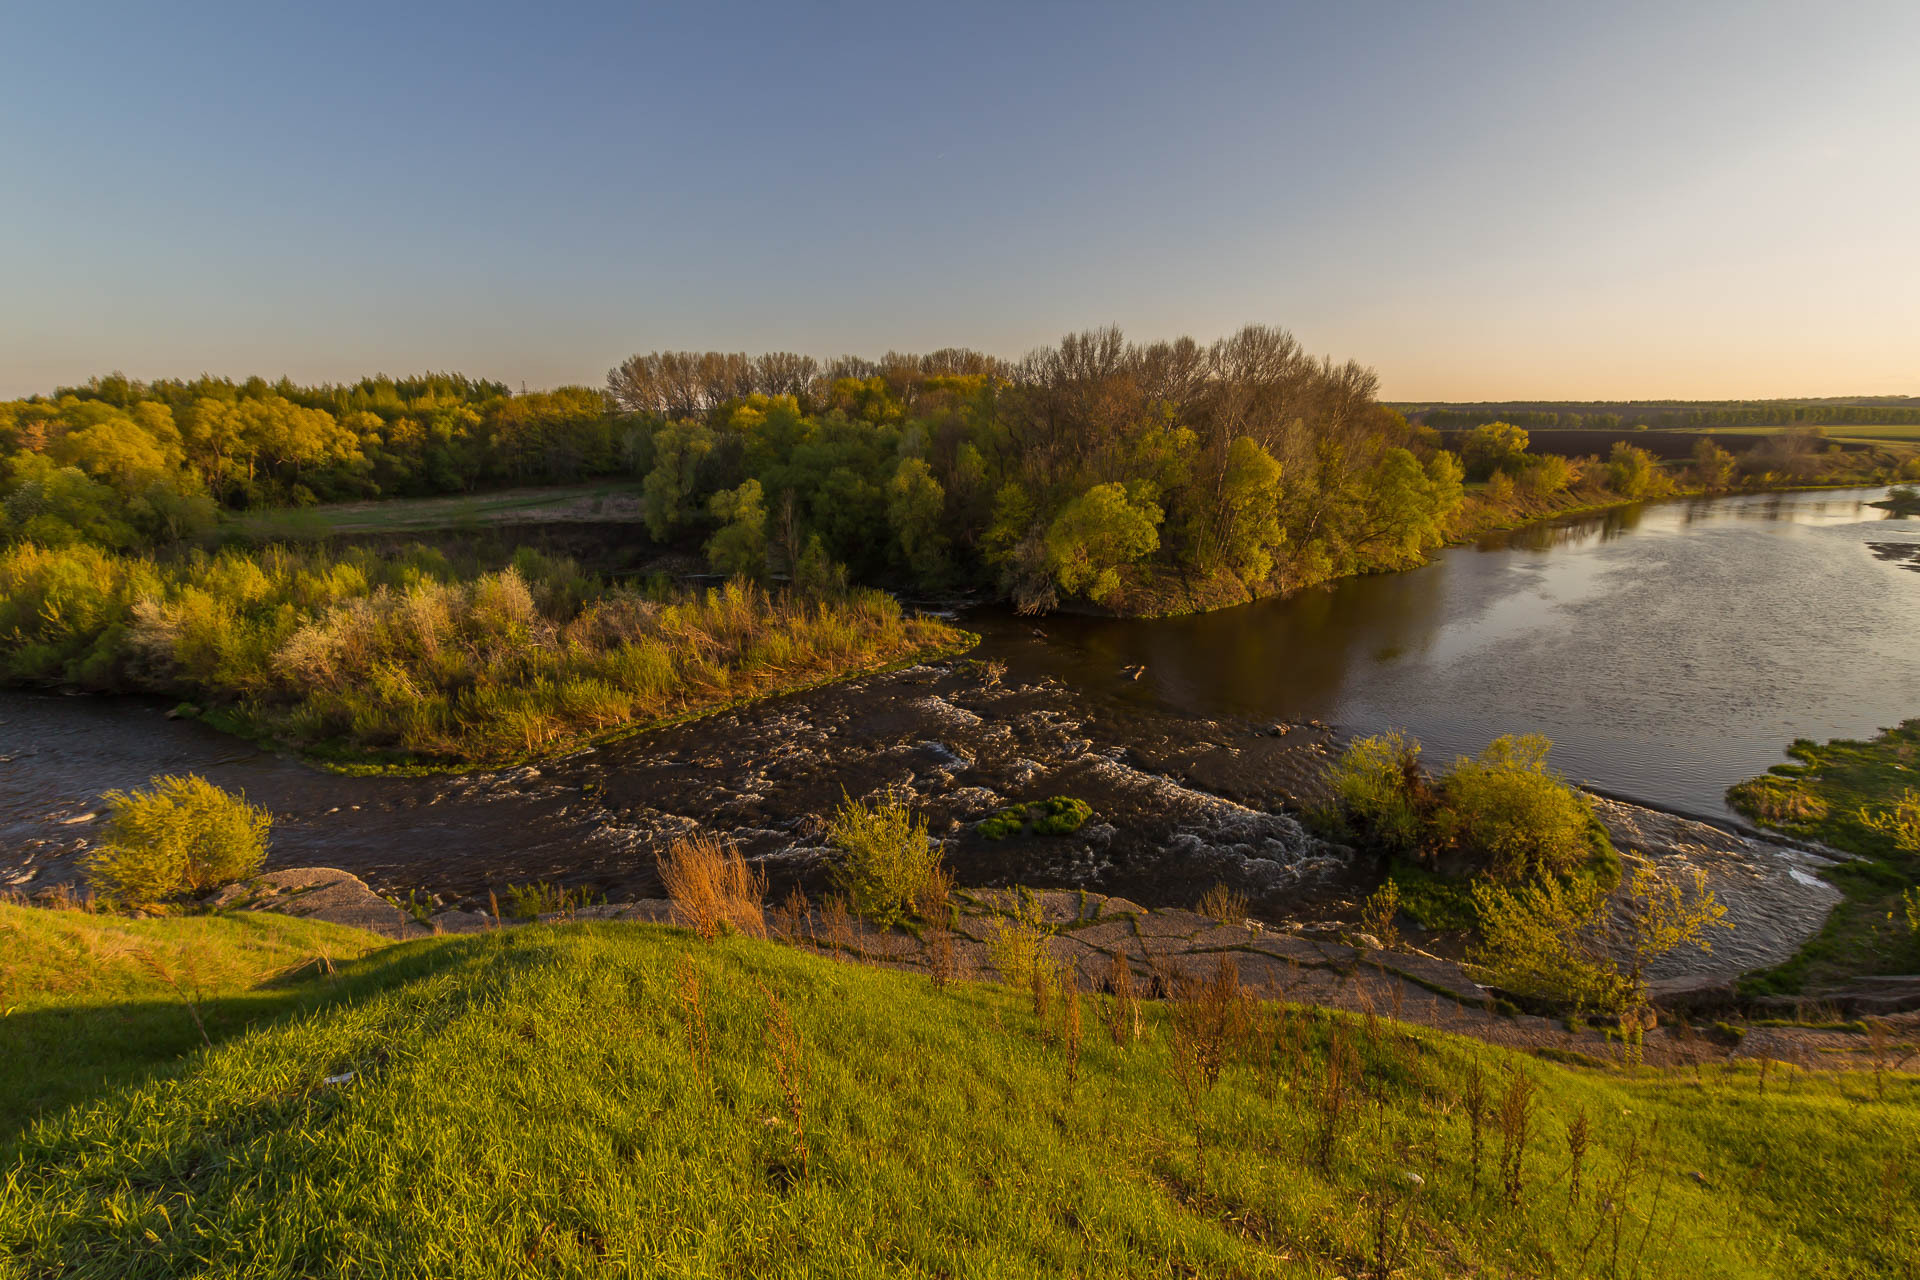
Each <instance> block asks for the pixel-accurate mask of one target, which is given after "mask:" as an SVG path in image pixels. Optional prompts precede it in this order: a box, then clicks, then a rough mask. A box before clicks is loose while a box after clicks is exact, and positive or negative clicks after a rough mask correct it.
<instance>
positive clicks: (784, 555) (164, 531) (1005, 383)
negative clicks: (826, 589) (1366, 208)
mask: <svg viewBox="0 0 1920 1280" xmlns="http://www.w3.org/2000/svg"><path fill="white" fill-rule="evenodd" d="M1375 389H1376V385H1375V379H1374V375H1373V373H1372V372H1371V371H1370V370H1367V369H1365V368H1362V367H1361V366H1360V365H1358V364H1354V363H1352V362H1348V363H1344V364H1338V363H1335V362H1333V361H1332V360H1330V359H1324V358H1316V357H1314V356H1311V355H1309V354H1308V353H1306V352H1305V351H1303V350H1302V349H1301V348H1300V346H1299V345H1298V343H1296V342H1295V341H1294V339H1293V338H1292V337H1291V336H1290V335H1288V334H1287V333H1285V332H1283V331H1281V330H1277V329H1270V328H1262V327H1250V328H1248V329H1245V330H1242V331H1241V332H1240V333H1237V334H1235V335H1233V336H1232V337H1229V338H1224V339H1221V340H1220V341H1217V342H1214V343H1212V344H1210V345H1202V344H1200V343H1197V342H1195V341H1193V340H1192V339H1189V338H1182V339H1180V340H1178V341H1173V342H1157V343H1152V344H1146V345H1140V344H1135V343H1129V342H1127V341H1126V340H1125V339H1124V338H1123V337H1122V336H1121V334H1120V333H1119V332H1118V331H1116V330H1112V329H1105V330H1098V331H1093V332H1088V333H1082V334H1076V335H1072V336H1070V337H1068V338H1066V339H1064V340H1063V341H1062V342H1061V343H1060V344H1059V345H1058V346H1055V347H1050V348H1047V349H1045V350H1043V351H1039V352H1036V353H1034V354H1033V355H1031V356H1029V357H1028V358H1027V359H1025V360H1023V361H1020V362H1018V363H1009V362H1006V361H1002V360H998V359H995V358H993V357H989V356H985V355H982V354H980V353H977V352H972V351H961V350H946V351H938V352H934V353H932V354H930V355H901V354H897V353H891V354H889V355H887V356H886V357H884V358H882V359H880V360H863V359H855V358H845V359H841V360H838V361H833V362H830V363H826V364H821V363H819V362H816V361H815V360H813V359H811V358H809V357H804V356H796V355H791V354H786V353H774V354H770V355H763V356H759V357H749V356H746V355H740V354H729V353H717V352H709V353H679V352H660V353H654V354H651V355H645V356H635V357H634V358H632V359H630V360H628V361H626V362H625V363H623V364H621V365H620V366H619V367H618V368H616V369H614V370H612V371H611V373H610V375H609V379H608V384H607V387H606V388H605V389H604V390H600V389H591V388H581V387H571V388H562V389H559V390H556V391H550V392H538V393H532V394H513V393H511V392H510V391H509V390H508V389H507V388H506V387H505V386H503V385H501V384H499V383H493V382H485V381H478V380H474V379H470V378H465V377H459V376H454V375H432V376H427V377H421V378H412V379H393V378H385V377H381V378H370V379H366V380H363V381H361V382H358V383H355V384H353V385H351V386H323V387H301V386H297V385H294V384H291V383H288V382H285V381H282V382H278V383H268V382H265V381H264V380H260V379H254V380H250V381H248V382H244V383H233V382H230V381H226V380H221V379H211V378H201V379H197V380H194V381H166V382H156V383H138V382H133V381H130V380H128V379H126V378H124V377H120V376H117V375H116V376H114V377H109V378H100V379H96V380H94V381H92V382H90V383H88V384H86V385H85V386H79V387H68V388H63V389H61V390H60V391H58V392H56V393H55V394H54V395H52V396H51V397H35V398H32V399H28V400H23V401H14V402H10V403H5V404H0V455H4V456H5V457H6V467H7V471H6V480H5V482H4V485H3V486H0V502H4V508H5V512H6V515H7V523H6V525H5V526H0V533H4V534H6V535H7V536H10V537H11V538H12V539H15V540H21V539H25V540H31V541H37V542H41V543H60V542H64V541H72V540H74V539H75V538H78V539H81V540H84V541H88V542H94V543H98V544H101V545H105V546H108V547H115V548H121V549H131V548H137V547H140V546H147V545H160V544H165V543H169V542H176V541H180V540H183V539H185V538H189V537H192V536H195V535H196V534H197V533H198V532H200V531H204V529H205V528H206V527H207V526H208V525H209V524H210V523H211V522H212V521H213V519H214V517H215V510H216V508H220V507H224V508H229V509H244V508H249V507H257V506H271V505H303V504H308V503H313V502H316V501H332V500H340V499H348V498H369V497H376V496H380V495H386V494H399V495H411V494H428V493H453V492H464V491H468V490H473V489H478V488H483V487H499V486H503V485H516V484H551V483H562V482H568V481H574V480H579V479H582V478H584V477H588V476H604V475H619V474H625V475H630V476H634V477H636V478H639V479H640V480H641V481H642V482H643V488H644V499H645V505H646V515H647V521H648V524H649V526H650V530H651V532H652V534H653V536H654V537H655V538H656V539H657V540H660V541H662V542H668V541H680V540H684V539H687V538H693V539H695V540H697V541H699V542H701V543H702V544H703V545H704V547H705V549H706V552H707V554H708V556H709V558H710V559H711V560H712V561H713V563H714V564H715V565H716V566H717V567H720V568H722V569H723V570H726V571H732V572H739V573H744V574H747V575H748V576H759V575H762V574H772V575H775V576H782V577H787V578H789V579H791V580H794V581H796V582H798V581H812V580H817V579H820V578H821V577H823V576H824V577H826V578H828V579H831V578H832V577H833V576H834V575H835V574H840V575H847V574H851V576H852V577H854V578H856V579H865V580H892V581H896V582H903V583H913V584H916V585H919V586H922V587H925V588H949V587H954V586H961V585H969V584H983V585H991V586H993V587H994V588H995V589H996V590H998V591H1000V592H1003V593H1004V594H1006V595H1007V596H1009V597H1011V598H1013V599H1016V600H1018V601H1020V602H1021V603H1022V604H1024V605H1027V606H1030V607H1045V606H1047V605H1050V604H1052V603H1053V602H1055V601H1056V600H1057V599H1058V598H1060V597H1062V596H1078V597H1083V598H1086V599H1091V600H1095V601H1102V600H1106V599H1108V598H1110V597H1112V596H1113V595H1114V594H1115V593H1116V592H1117V591H1118V590H1119V587H1120V585H1121V575H1122V571H1123V570H1126V569H1128V568H1129V567H1130V566H1134V565H1136V564H1139V565H1142V566H1144V567H1145V568H1146V570H1148V571H1155V567H1156V566H1157V567H1158V571H1164V572H1166V573H1169V574H1173V573H1179V574H1187V575H1193V574H1197V575H1200V576H1202V577H1212V576H1214V575H1222V574H1225V575H1231V576H1232V577H1233V578H1235V579H1236V580H1238V581H1240V582H1242V583H1244V584H1246V587H1245V590H1248V591H1251V590H1255V589H1266V588H1268V587H1274V588H1279V587H1285V586H1292V585H1298V584H1301V583H1305V582H1313V581H1321V580H1324V579H1327V578H1330V577H1336V576H1340V575H1342V574H1346V573H1351V572H1355V571H1358V570H1362V569H1369V568H1391V567H1398V566H1402V565H1407V564H1412V563H1417V562H1418V561H1419V560H1420V559H1421V558H1422V556H1423V555H1424V553H1425V552H1426V551H1427V550H1429V549H1431V548H1432V547H1434V546H1436V545H1438V544H1439V542H1440V541H1441V539H1442V538H1443V536H1444V523H1445V521H1446V519H1447V517H1448V516H1449V515H1450V514H1451V513H1452V511H1453V510H1454V509H1455V508H1456V507H1457V505H1458V504H1459V502H1460V499H1461V475H1460V468H1459V466H1458V465H1457V463H1456V462H1455V460H1454V459H1453V457H1452V455H1451V454H1446V453H1443V452H1440V451H1437V450H1435V449H1434V448H1432V447H1430V445H1428V444H1422V443H1421V442H1420V441H1418V440H1416V439H1415V433H1414V432H1413V431H1412V429H1411V428H1409V427H1408V425H1407V423H1406V421H1405V419H1403V418H1402V417H1401V416H1400V415H1399V414H1397V413H1394V412H1392V411H1390V410H1388V409H1385V408H1383V407H1382V406H1381V405H1380V404H1379V403H1378V401H1377V399H1376V398H1375Z"/></svg>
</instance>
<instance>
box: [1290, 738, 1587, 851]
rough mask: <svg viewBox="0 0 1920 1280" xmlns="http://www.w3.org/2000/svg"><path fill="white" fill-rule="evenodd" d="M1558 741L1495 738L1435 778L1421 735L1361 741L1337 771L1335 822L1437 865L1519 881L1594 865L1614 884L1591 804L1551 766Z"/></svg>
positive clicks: (1378, 847)
mask: <svg viewBox="0 0 1920 1280" xmlns="http://www.w3.org/2000/svg"><path fill="white" fill-rule="evenodd" d="M1551 748H1552V743H1550V742H1548V741H1547V739H1546V738H1544V737H1541V736H1540V735H1538V734H1522V735H1519V736H1510V737H1502V738H1496V739H1495V740H1494V741H1493V742H1492V743H1490V744H1488V746H1487V749H1486V750H1485V751H1483V752H1481V753H1480V754H1479V755H1478V756H1462V757H1461V758H1460V759H1458V760H1456V761H1455V762H1454V765H1453V768H1452V769H1450V770H1448V771H1447V772H1446V773H1443V774H1441V775H1439V776H1438V777H1433V776H1430V775H1429V774H1428V773H1427V772H1426V770H1425V769H1424V768H1422V767H1421V765H1420V743H1419V741H1418V740H1417V739H1414V738H1410V737H1407V736H1406V735H1403V734H1401V733H1398V732H1394V733H1385V734H1379V735H1377V736H1374V737H1368V738H1359V739H1356V740H1355V741H1354V742H1353V743H1352V744H1351V745H1350V746H1349V747H1348V748H1347V750H1346V752H1345V753H1344V754H1343V755H1342V756H1341V757H1340V759H1339V760H1338V761H1337V762H1335V764H1334V766H1333V768H1332V769H1331V771H1330V772H1329V773H1328V779H1327V780H1328V784H1329V787H1330V789H1331V790H1332V792H1333V813H1332V820H1333V823H1334V825H1336V826H1337V827H1339V828H1341V830H1342V833H1343V834H1345V835H1348V836H1351V837H1354V838H1357V839H1359V840H1360V841H1361V842H1362V843H1364V844H1368V845H1371V846H1372V847H1373V848H1374V849H1375V851H1377V852H1379V853H1382V854H1386V855H1388V856H1391V857H1397V858H1411V859H1413V860H1414V861H1416V862H1419V863H1423V864H1425V865H1426V866H1428V867H1430V868H1437V869H1443V870H1451V871H1462V872H1469V873H1484V874H1487V875H1492V876H1495V877H1498V878H1500V879H1503V880H1507V881H1513V882H1518V881H1524V880H1527V879H1530V878H1532V877H1534V876H1537V875H1556V876H1568V875H1574V874H1581V873H1585V874H1590V875H1592V876H1594V877H1595V878H1596V879H1597V880H1598V881H1599V883H1600V887H1601V888H1605V889H1610V888H1612V887H1613V886H1614V885H1616V884H1618V883H1619V878H1620V872H1619V861H1618V859H1617V858H1616V857H1615V856H1614V853H1613V849H1612V846H1611V845H1610V844H1609V843H1608V841H1607V836H1606V831H1605V829H1604V828H1602V827H1601V826H1600V824H1599V822H1598V820H1597V819H1595V817H1594V816H1593V806H1592V804H1591V803H1589V802H1588V800H1587V798H1586V797H1585V796H1584V795H1582V794H1581V793H1580V792H1579V791H1577V790H1576V789H1574V788H1573V787H1572V786H1571V785H1569V784H1568V783H1567V781H1566V779H1564V778H1562V777H1561V776H1560V775H1558V774H1557V773H1554V772H1553V771H1552V770H1551V769H1549V768H1548V767H1547V753H1548V751H1549V750H1551ZM1403 887H1404V886H1403Z"/></svg>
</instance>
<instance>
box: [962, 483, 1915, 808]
mask: <svg viewBox="0 0 1920 1280" xmlns="http://www.w3.org/2000/svg"><path fill="white" fill-rule="evenodd" d="M1885 496H1886V490H1884V489H1879V488H1874V489H1859V490H1844V491H1825V492H1808V493H1778V494H1754V495H1742V496H1737V497H1728V498H1716V499H1711V500H1706V499H1700V500H1685V501H1672V502H1659V503H1644V504H1640V505H1637V506H1632V507H1625V508H1619V509H1616V510H1612V511H1608V512H1604V513H1601V514H1597V515H1588V516H1578V517H1572V518H1568V519H1562V520H1557V521H1553V522H1551V523H1547V524H1541V525H1535V526H1531V527H1528V528H1526V529H1522V530H1520V531H1518V532H1515V533H1511V534H1496V535H1492V536H1489V537H1487V538H1484V539H1482V540H1481V541H1480V542H1479V543H1478V544H1477V545H1473V546H1464V547H1455V548H1452V549H1449V550H1447V551H1445V552H1443V553H1441V554H1440V555H1438V556H1436V557H1435V558H1434V560H1433V562H1432V563H1431V564H1429V565H1427V566H1426V567H1424V568H1421V569H1416V570H1413V571H1411V572H1408V573H1397V574H1382V575H1378V576H1373V577H1365V578H1354V579H1348V580H1346V581H1343V582H1340V583H1337V584H1335V585H1334V586H1332V587H1331V588H1328V589H1326V590H1316V591H1310V592H1305V593H1302V594H1299V595H1296V596H1293V597H1290V598H1287V599H1275V600H1265V601H1260V602H1256V603H1253V604H1249V605H1244V606H1241V607H1239V608H1235V609H1227V610H1222V611H1219V612H1216V613H1210V614H1202V615H1197V616H1193V617H1185V618H1170V619H1164V620H1154V621H1137V620H1116V619H1100V618H1086V617H1067V616H1057V617H1052V618H1047V619H1045V620H1044V621H1042V622H1041V623H1040V624H1039V629H1040V630H1041V631H1043V632H1044V633H1045V637H1046V638H1045V640H1040V639H1037V638H1035V637H1034V635H1033V631H1034V626H1033V624H1031V623H1028V622H1025V621H1024V620H1020V621H1016V620H1012V619H1004V618H991V617H990V618H987V619H984V620H982V622H977V623H976V625H982V624H984V625H985V626H986V627H987V629H988V631H989V634H990V639H989V644H988V648H989V651H990V652H992V653H993V654H994V656H997V657H1000V658H1002V659H1003V660H1005V661H1007V662H1008V663H1009V665H1010V667H1011V668H1012V670H1013V672H1014V673H1015V674H1017V675H1022V676H1028V675H1036V674H1050V675H1053V676H1056V677H1058V678H1060V679H1063V680H1066V681H1068V682H1069V683H1072V684H1075V685H1079V686H1082V687H1085V688H1088V689H1099V690H1103V691H1105V692H1106V693H1107V694H1108V695H1109V696H1112V697H1116V698H1120V699H1123V700H1128V701H1133V702H1136V703H1141V704H1152V705H1156V706H1158V707H1161V708H1165V709H1171V710H1176V711H1182V712H1186V713H1189V714H1193V715H1204V716H1222V715H1236V716H1245V717H1253V718H1258V719H1265V720H1272V721H1294V722H1299V721H1305V720H1310V719H1320V720H1325V721H1331V722H1333V723H1335V724H1337V725H1338V726H1340V728H1341V730H1342V731H1343V732H1347V733H1362V732H1373V731H1377V730H1380V729H1384V728H1400V729H1404V730H1406V731H1408V732H1410V733H1412V734H1414V735H1415V736H1416V737H1418V738H1419V739H1420V740H1421V742H1422V743H1423V744H1424V745H1425V747H1426V751H1427V755H1428V758H1429V759H1432V760H1437V761H1440V762H1445V761H1448V760H1451V759H1452V758H1453V757H1454V756H1455V755H1457V754H1460V753H1463V752H1474V751H1478V750H1480V749H1481V748H1482V747H1484V746H1485V745H1486V744H1487V743H1488V742H1489V741H1490V740H1492V739H1493V738H1495V737H1497V736H1499V735H1501V734H1505V733H1542V734H1545V735H1547V736H1548V737H1549V738H1551V739H1552V740H1553V742H1554V752H1553V757H1552V759H1553V762H1554V764H1555V765H1556V766H1557V767H1558V768H1560V769H1561V770H1562V771H1564V772H1566V773H1567V774H1568V775H1569V776H1571V777H1574V778H1576V779H1579V780H1581V781H1583V782H1586V783H1589V784H1590V785H1592V786H1594V787H1597V788H1600V789H1602V790H1605V791H1610V792H1614V793H1617V794H1621V795H1624V796H1628V797H1631V798H1633V799H1636V800H1639V801H1641V802H1643V803H1646V804H1650V805H1654V806H1656V807H1662V808H1668V809H1673V810H1675V811H1678V812H1683V813H1692V814H1696V815H1702V816H1709V817H1718V816H1725V814H1726V812H1727V811H1726V808H1725V803H1724V799H1723V797H1724V794H1725V792H1726V789H1727V788H1728V787H1729V786H1731V785H1732V784H1733V783H1735V782H1738V781H1740V780H1741V779H1743V778H1748V777H1751V776H1753V775H1754V774H1757V773H1762V772H1764V771H1765V770H1766V769H1767V767H1768V766H1770V765H1772V764H1775V763H1777V762H1779V761H1780V760H1781V758H1782V757H1781V750H1782V748H1784V747H1785V746H1786V745H1787V744H1788V743H1789V742H1791V741H1792V740H1793V739H1795V738H1798V737H1808V738H1816V739H1826V738H1833V737H1859V736H1864V735H1871V734H1873V733H1874V732H1875V731H1876V730H1878V729H1879V728H1881V727H1883V726H1886V725H1890V724H1893V723H1896V722H1898V721H1899V720H1901V719H1904V718H1906V717H1909V716H1914V715H1920V572H1916V570H1920V520H1913V519H1902V518H1899V517H1895V516H1893V515H1892V513H1891V512H1888V511H1884V510H1881V509H1878V508H1875V507H1872V506H1870V505H1868V504H1869V503H1871V502H1875V501H1878V500H1880V499H1882V498H1884V497H1885ZM1132 666H1144V667H1145V668H1146V670H1145V673H1144V674H1143V675H1142V676H1140V677H1139V678H1138V679H1134V678H1131V677H1130V676H1129V675H1128V674H1126V672H1125V670H1124V669H1125V668H1128V667H1132Z"/></svg>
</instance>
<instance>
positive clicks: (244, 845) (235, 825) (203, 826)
mask: <svg viewBox="0 0 1920 1280" xmlns="http://www.w3.org/2000/svg"><path fill="white" fill-rule="evenodd" d="M106 799H107V803H108V804H109V805H110V806H112V810H113V812H112V816H111V818H110V820H109V822H108V825H107V839H106V842H105V843H104V844H102V845H101V846H100V847H99V848H98V849H97V850H95V851H94V853H93V854H92V855H91V856H90V857H89V858H88V859H87V863H86V871H87V879H88V882H89V883H90V884H91V885H92V886H93V889H94V891H95V892H96V893H98V894H99V895H100V896H101V897H103V898H106V899H107V900H109V901H111V902H116V903H120V904H122V905H125V906H151V905H154V904H156V903H160V902H165V901H167V900H168V899H170V898H178V897H181V896H183V895H185V894H190V893H205V892H206V891H208V890H209V889H214V888H217V887H219V886H220V885H223V884H228V883H230V882H232V881H235V880H240V879H244V878H245V877H247V876H250V875H252V874H253V873H254V872H256V871H258V870H259V869H260V864H261V863H262V862H263V861H265V859H266V856H267V832H268V830H269V829H270V828H271V826H272V818H271V817H270V816H269V815H268V813H267V811H266V810H265V809H261V808H258V807H256V806H254V805H250V804H248V803H247V802H246V797H244V796H236V795H232V794H229V793H228V792H226V791H223V790H221V789H220V788H219V787H216V786H214V785H213V784H212V783H211V782H208V781H207V780H206V779H205V778H201V777H198V776H195V775H193V774H188V775H187V776H186V777H184V778H178V777H171V776H169V777H161V778H155V779H154V780H153V781H152V783H151V784H150V785H148V786H147V787H146V788H144V789H141V790H136V791H114V792H110V793H108V795H107V797H106Z"/></svg>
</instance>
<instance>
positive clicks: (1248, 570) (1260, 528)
mask: <svg viewBox="0 0 1920 1280" xmlns="http://www.w3.org/2000/svg"><path fill="white" fill-rule="evenodd" d="M1286 540H1287V534H1286V530H1284V529H1282V528H1281V527H1280V464H1279V463H1278V462H1277V461H1275V460H1274V457H1273V455H1272V454H1271V453H1268V452H1267V451H1266V449H1265V448H1263V447H1262V446H1261V444H1260V442H1259V441H1258V440H1255V439H1253V438H1252V437H1250V436H1239V437H1237V438H1235V440H1234V442H1233V443H1232V444H1231V445H1230V446H1228V448H1227V468H1226V476H1225V478H1224V479H1223V481H1222V483H1221V488H1220V554H1221V558H1222V559H1223V560H1224V561H1225V563H1226V566H1227V567H1228V568H1229V569H1231V570H1233V572H1234V573H1236V574H1238V575H1239V576H1240V579H1241V580H1242V581H1243V582H1248V583H1254V584H1258V583H1261V582H1265V581H1266V580H1267V578H1268V576H1269V575H1271V574H1272V573H1273V561H1274V555H1275V553H1276V552H1277V551H1278V550H1279V549H1280V547H1281V545H1282V544H1283V543H1285V542H1286Z"/></svg>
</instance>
